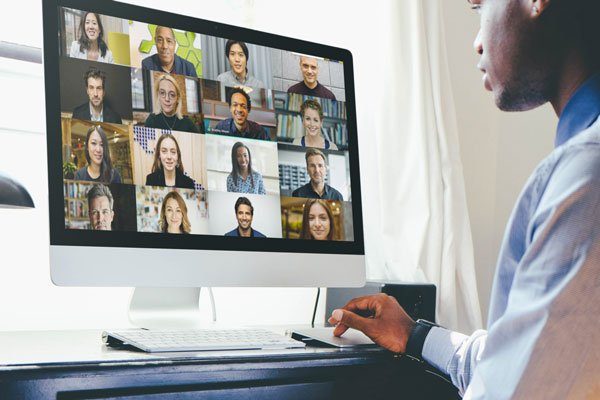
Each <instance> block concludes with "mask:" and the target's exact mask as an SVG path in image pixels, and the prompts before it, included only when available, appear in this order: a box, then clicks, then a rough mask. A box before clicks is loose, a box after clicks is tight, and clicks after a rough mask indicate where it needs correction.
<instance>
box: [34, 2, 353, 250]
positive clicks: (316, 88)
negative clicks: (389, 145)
mask: <svg viewBox="0 0 600 400" xmlns="http://www.w3.org/2000/svg"><path fill="white" fill-rule="evenodd" d="M101 3H102V2H92V1H64V2H57V3H56V10H55V11H56V13H55V16H56V22H57V27H58V35H56V36H53V38H54V42H55V43H54V45H53V46H50V44H52V43H50V42H51V41H50V40H48V38H46V46H45V52H46V53H47V54H46V64H47V65H46V79H47V88H50V90H48V91H47V97H48V101H49V104H50V105H51V106H50V107H48V109H47V119H48V126H49V127H50V126H54V127H56V129H49V134H48V149H49V168H50V171H49V176H50V180H49V188H50V219H51V242H52V243H53V244H64V245H77V244H85V245H86V246H89V245H92V246H111V247H114V246H116V247H134V248H143V247H152V248H181V249H226V250H250V251H255V250H258V251H286V252H290V251H292V252H317V253H319V252H322V253H343V254H363V253H364V250H363V238H362V221H361V213H360V187H359V171H358V149H357V143H356V141H357V139H356V121H355V115H354V114H355V113H354V103H353V87H352V76H351V74H352V71H351V62H352V59H351V55H350V53H349V52H348V51H346V50H342V49H337V48H332V47H328V46H323V45H317V44H314V43H307V42H304V41H299V40H294V39H290V38H282V37H279V36H275V35H270V34H265V33H262V32H256V31H250V30H247V29H243V28H238V27H233V26H227V25H222V24H216V23H214V22H209V21H202V20H197V19H194V18H189V17H183V16H176V15H173V14H168V13H164V12H157V11H154V10H152V11H153V12H149V13H148V12H144V11H145V9H142V8H140V7H135V6H129V5H125V4H120V3H113V2H106V4H101ZM45 29H46V30H47V27H46V28H45ZM52 51H56V54H55V56H54V57H52V54H48V53H49V52H52ZM49 60H50V62H49ZM53 75H54V77H55V78H56V79H52V78H53ZM348 75H350V76H348Z"/></svg>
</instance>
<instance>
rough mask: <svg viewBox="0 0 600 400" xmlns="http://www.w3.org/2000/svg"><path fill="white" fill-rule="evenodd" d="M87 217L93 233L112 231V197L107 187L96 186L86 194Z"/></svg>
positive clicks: (113, 213) (113, 215)
mask: <svg viewBox="0 0 600 400" xmlns="http://www.w3.org/2000/svg"><path fill="white" fill-rule="evenodd" d="M87 201H88V216H89V218H90V224H91V226H92V229H93V230H95V231H110V230H112V221H113V219H114V217H115V212H114V210H113V204H114V200H113V195H112V193H111V192H110V189H109V188H108V186H105V185H102V184H96V185H94V186H92V187H91V188H90V190H89V191H88V192H87Z"/></svg>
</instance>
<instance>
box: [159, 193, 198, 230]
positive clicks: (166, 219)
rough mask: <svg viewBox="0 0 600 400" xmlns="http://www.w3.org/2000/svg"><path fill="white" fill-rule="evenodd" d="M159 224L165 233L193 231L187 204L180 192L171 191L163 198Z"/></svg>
mask: <svg viewBox="0 0 600 400" xmlns="http://www.w3.org/2000/svg"><path fill="white" fill-rule="evenodd" d="M158 225H159V226H160V229H161V232H163V233H175V234H179V233H190V232H191V231H192V224H190V220H189V218H188V210H187V206H186V205H185V201H184V200H183V197H181V195H180V194H179V193H177V192H169V193H167V195H166V196H165V198H164V199H163V202H162V206H161V207H160V220H159V221H158Z"/></svg>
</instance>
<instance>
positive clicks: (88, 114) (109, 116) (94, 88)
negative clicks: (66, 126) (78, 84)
mask: <svg viewBox="0 0 600 400" xmlns="http://www.w3.org/2000/svg"><path fill="white" fill-rule="evenodd" d="M83 81H84V82H85V90H86V93H87V96H88V99H89V101H88V102H86V103H83V104H82V105H80V106H77V107H75V109H74V110H73V118H76V119H84V120H86V121H94V122H112V123H115V124H122V123H123V120H122V119H121V116H120V115H119V113H117V112H116V111H114V110H113V109H112V108H110V106H109V105H108V104H106V103H105V102H104V97H105V96H106V74H105V73H104V72H102V71H100V70H99V69H97V68H93V67H92V68H90V69H88V70H87V71H86V73H85V74H84V76H83Z"/></svg>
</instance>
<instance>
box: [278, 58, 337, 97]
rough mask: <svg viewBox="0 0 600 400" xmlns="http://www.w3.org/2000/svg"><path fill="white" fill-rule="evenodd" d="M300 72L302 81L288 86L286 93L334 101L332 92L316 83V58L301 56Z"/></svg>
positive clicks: (317, 67)
mask: <svg viewBox="0 0 600 400" xmlns="http://www.w3.org/2000/svg"><path fill="white" fill-rule="evenodd" d="M300 72H302V77H303V81H302V82H298V83H296V84H295V85H292V86H290V87H289V88H288V90H287V92H288V93H298V94H302V95H306V96H314V97H321V98H324V99H330V100H335V95H334V94H333V92H332V91H331V90H329V89H327V88H326V87H325V86H323V85H321V84H320V83H319V81H318V76H319V62H318V61H317V59H316V58H313V57H308V56H301V57H300Z"/></svg>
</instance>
